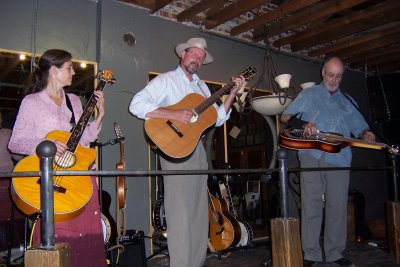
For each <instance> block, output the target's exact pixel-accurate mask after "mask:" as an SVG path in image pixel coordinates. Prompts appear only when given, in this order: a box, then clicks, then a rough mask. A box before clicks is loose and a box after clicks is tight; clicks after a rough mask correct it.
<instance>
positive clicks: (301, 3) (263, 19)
mask: <svg viewBox="0 0 400 267" xmlns="http://www.w3.org/2000/svg"><path fill="white" fill-rule="evenodd" d="M319 1H320V0H297V1H291V2H284V3H283V4H282V5H281V6H278V7H277V8H275V9H274V10H272V11H270V12H268V13H266V14H264V15H262V16H259V17H257V18H255V19H253V20H250V21H248V22H245V23H242V24H240V25H238V26H235V27H233V28H232V29H231V35H232V36H234V35H238V34H240V33H242V32H245V31H248V30H251V29H254V28H257V27H258V26H260V25H265V24H268V23H269V22H272V21H274V20H277V19H279V18H281V17H283V16H285V15H287V14H289V13H293V12H296V11H298V10H300V9H302V8H305V7H307V6H310V5H312V4H315V3H317V2H319Z"/></svg>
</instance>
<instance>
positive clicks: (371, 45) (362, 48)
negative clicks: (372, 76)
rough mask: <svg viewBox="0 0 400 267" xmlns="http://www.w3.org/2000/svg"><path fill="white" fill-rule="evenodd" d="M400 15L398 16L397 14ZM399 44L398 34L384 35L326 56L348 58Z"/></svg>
mask: <svg viewBox="0 0 400 267" xmlns="http://www.w3.org/2000/svg"><path fill="white" fill-rule="evenodd" d="M399 15H400V14H399ZM398 42H400V34H397V33H394V34H390V35H386V36H384V37H382V38H379V39H375V40H372V41H370V42H368V43H366V44H364V43H363V44H359V45H355V46H352V47H348V48H343V49H340V50H337V51H335V53H332V54H329V53H328V54H327V55H329V56H331V55H335V56H337V57H342V58H348V57H350V56H352V55H354V54H357V53H361V52H366V51H369V50H372V49H376V48H379V47H384V46H389V45H393V44H395V43H398Z"/></svg>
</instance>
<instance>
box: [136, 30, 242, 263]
mask: <svg viewBox="0 0 400 267" xmlns="http://www.w3.org/2000/svg"><path fill="white" fill-rule="evenodd" d="M175 51H176V53H177V55H178V56H179V57H180V63H179V66H178V67H177V68H176V69H175V70H173V71H169V72H167V73H163V74H160V75H158V76H157V77H156V78H154V79H153V80H152V81H150V82H149V83H148V85H147V86H146V87H145V88H144V89H142V90H141V91H140V92H138V93H137V94H136V95H135V96H134V97H133V99H132V101H131V103H130V105H129V111H130V112H131V113H132V114H134V115H135V116H137V117H138V118H140V119H148V118H167V119H171V120H175V121H179V122H183V123H189V122H190V119H191V118H192V116H193V113H192V111H191V110H189V109H179V110H171V109H168V108H164V107H165V106H170V105H173V104H176V103H178V102H179V101H180V100H182V99H183V98H184V97H185V96H186V95H188V94H190V93H197V94H200V95H202V96H204V97H206V98H208V97H210V96H211V93H210V90H209V89H208V87H207V85H206V84H205V83H204V82H202V81H201V80H200V79H199V77H198V76H197V74H196V73H197V71H198V70H199V69H200V67H201V66H202V65H203V64H208V63H211V62H212V61H213V57H212V56H211V55H210V53H209V52H208V51H207V44H206V41H205V40H204V39H203V38H191V39H189V40H188V41H187V42H186V43H181V44H179V45H177V46H176V48H175ZM232 81H233V82H234V83H235V86H234V88H233V89H232V90H231V91H230V93H229V95H228V96H227V97H226V100H225V102H224V103H223V104H222V105H221V106H217V105H215V106H214V107H215V108H216V110H217V114H218V119H217V122H216V126H220V125H222V124H223V123H224V122H225V121H226V120H227V119H228V118H229V115H230V112H231V105H232V103H233V100H234V98H235V95H236V93H237V91H238V90H239V89H240V88H241V87H242V85H243V83H244V78H243V77H235V78H232ZM160 163H161V167H162V169H163V170H199V169H202V170H207V169H208V164H207V155H206V152H205V149H204V146H203V145H202V142H201V141H200V142H199V143H198V144H197V147H196V149H195V150H194V152H193V153H192V154H191V155H189V156H188V157H185V158H184V159H182V160H177V159H171V158H168V157H166V156H164V155H162V157H161V159H160ZM164 192H165V196H164V205H165V212H166V219H167V227H168V230H167V232H168V238H167V239H168V250H169V258H170V266H171V267H189V266H190V267H199V266H202V265H203V263H204V261H205V258H206V252H207V242H208V196H207V175H187V176H182V175H166V176H164Z"/></svg>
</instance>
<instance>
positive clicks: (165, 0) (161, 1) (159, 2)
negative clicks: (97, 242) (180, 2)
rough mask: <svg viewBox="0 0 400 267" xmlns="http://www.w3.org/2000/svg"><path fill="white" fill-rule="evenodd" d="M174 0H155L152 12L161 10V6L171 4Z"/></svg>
mask: <svg viewBox="0 0 400 267" xmlns="http://www.w3.org/2000/svg"><path fill="white" fill-rule="evenodd" d="M172 1H173V0H155V1H154V4H153V6H152V8H151V9H150V14H153V13H155V12H157V11H158V10H160V9H161V8H163V7H165V6H166V5H168V4H170V3H171V2H172Z"/></svg>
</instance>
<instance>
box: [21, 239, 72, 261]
mask: <svg viewBox="0 0 400 267" xmlns="http://www.w3.org/2000/svg"><path fill="white" fill-rule="evenodd" d="M69 254H70V253H69V244H67V243H59V244H56V246H55V248H54V250H44V249H42V248H39V247H32V248H30V249H28V250H27V251H25V259H24V260H25V267H70V266H71V263H70V260H69Z"/></svg>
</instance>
